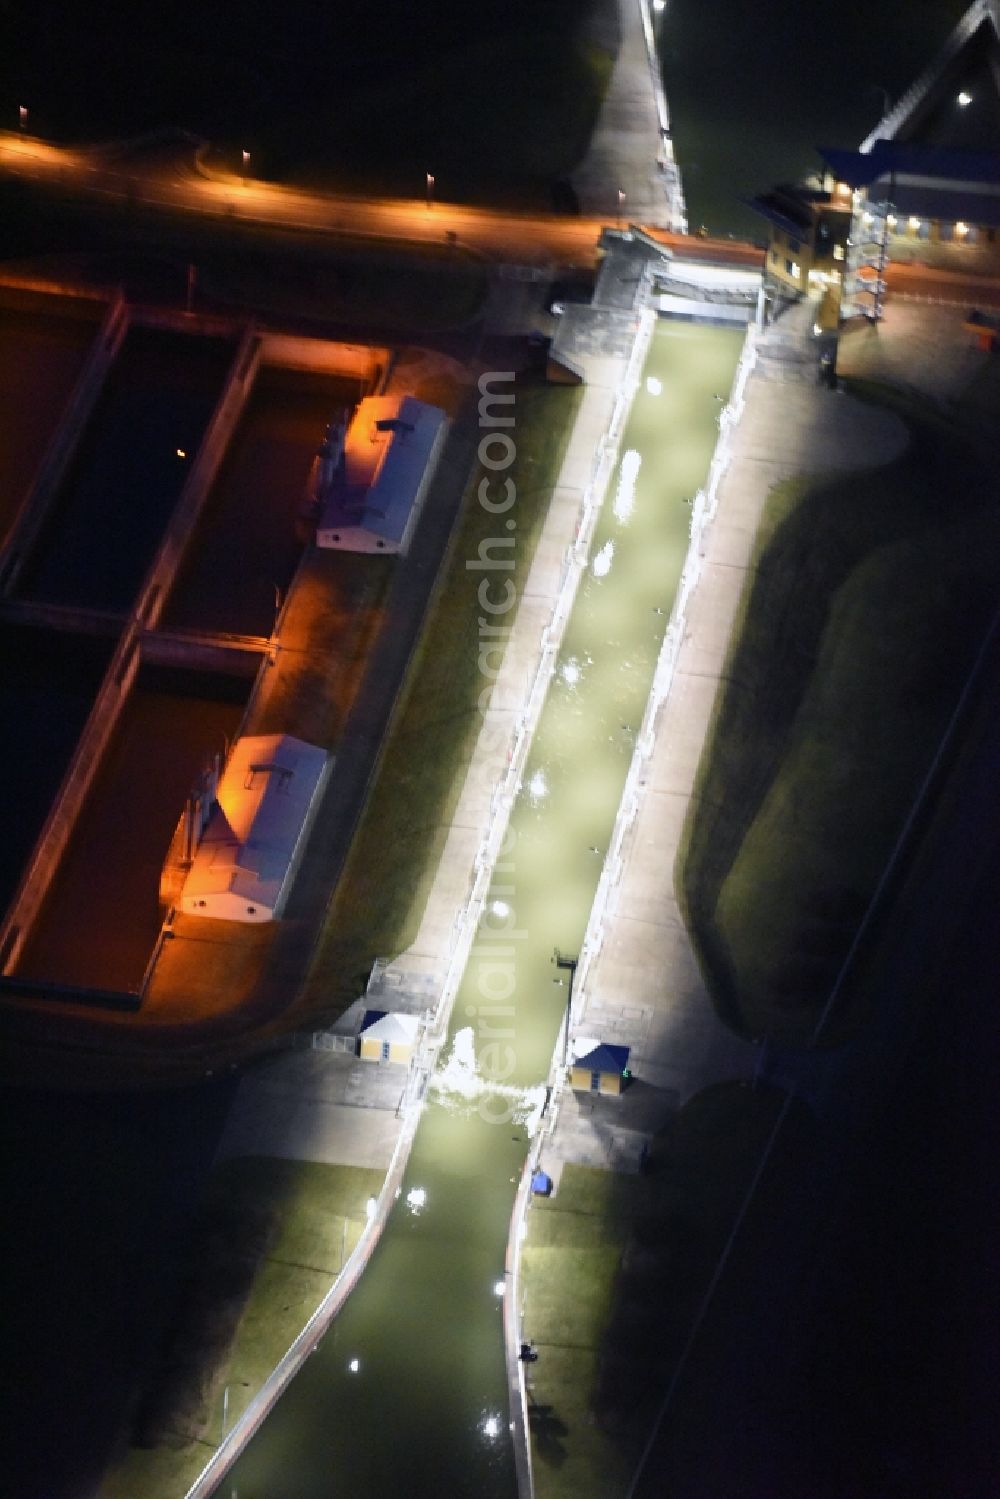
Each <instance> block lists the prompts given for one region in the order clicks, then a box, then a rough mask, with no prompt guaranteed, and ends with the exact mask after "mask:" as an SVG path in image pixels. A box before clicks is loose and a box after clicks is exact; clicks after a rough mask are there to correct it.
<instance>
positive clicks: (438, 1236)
mask: <svg viewBox="0 0 1000 1499" xmlns="http://www.w3.org/2000/svg"><path fill="white" fill-rule="evenodd" d="M740 343H741V338H740V336H739V334H737V333H733V332H731V331H729V330H725V329H713V328H696V327H691V326H686V327H679V326H678V327H670V326H663V327H661V328H660V329H659V330H658V332H657V335H656V338H655V339H654V343H653V349H652V351H651V355H650V366H651V367H654V368H656V369H657V371H658V372H659V374H660V375H661V376H662V377H663V384H664V387H665V390H666V391H667V392H668V396H667V397H664V396H661V397H659V398H656V397H654V396H652V395H649V394H647V393H646V392H644V391H640V392H639V394H638V395H637V397H636V401H635V404H634V406H633V410H632V413H631V416H630V419H629V423H628V427H627V430H626V434H625V437H626V450H632V451H634V452H636V453H637V454H638V453H639V452H640V451H641V452H642V454H643V463H642V466H641V471H640V469H639V468H638V467H636V468H635V472H634V474H633V475H632V482H633V483H634V505H633V508H632V511H631V514H630V518H629V522H628V525H627V526H626V525H625V523H624V521H623V520H622V519H621V518H620V517H618V516H616V515H615V513H614V507H613V505H611V504H608V505H607V506H606V507H605V510H604V511H603V513H602V514H601V516H600V518H599V521H598V526H597V531H596V534H595V538H594V543H593V547H594V556H595V562H596V561H597V560H598V559H600V558H601V557H605V558H606V559H607V564H608V565H607V566H606V567H605V568H604V576H603V578H600V579H598V578H595V577H594V576H593V574H592V573H591V572H589V571H588V573H586V574H585V575H584V577H583V579H582V580H581V583H580V587H579V591H578V594H577V598H576V602H575V604H574V608H573V612H572V615H571V617H570V620H569V624H568V627H567V631H566V637H565V640H564V643H563V656H562V662H563V664H562V666H561V667H560V668H559V671H558V672H557V675H556V678H555V681H554V684H553V690H552V691H551V692H550V693H549V696H548V699H547V700H546V704H545V707H544V709H543V712H542V716H541V720H540V722H539V724H538V727H537V729H536V731H535V736H534V740H533V744H532V750H531V755H530V757H529V761H528V764H527V766H526V767H525V773H524V782H523V794H522V795H520V796H519V797H518V798H517V800H516V802H515V805H514V809H513V813H512V816H511V822H510V827H509V829H508V832H507V836H506V838H505V840H504V844H503V847H502V850H501V853H500V857H499V859H498V862H497V865H496V869H495V872H494V877H493V882H492V884H491V887H490V890H489V892H488V895H487V900H486V903H485V906H484V915H483V918H482V920H481V922H480V925H479V928H478V931H477V933H476V939H475V942H474V944H473V947H472V951H471V954H470V958H469V962H468V964H467V967H466V970H465V973H464V975H463V978H462V981H461V984H460V986H459V990H458V994H457V996H456V999H455V1006H454V1010H453V1016H452V1023H451V1029H450V1032H449V1037H448V1050H447V1053H446V1055H445V1057H444V1059H443V1061H442V1063H441V1065H440V1066H439V1068H438V1071H437V1073H436V1075H435V1076H434V1078H433V1080H432V1083H431V1088H430V1093H429V1099H428V1103H427V1105H426V1108H425V1111H424V1114H423V1117H422V1119H421V1122H420V1128H419V1130H418V1132H417V1136H416V1140H415V1142H414V1147H413V1152H412V1155H411V1157H410V1161H409V1165H408V1168H407V1171H406V1175H405V1178H404V1181H403V1184H402V1192H401V1198H400V1201H399V1203H398V1204H397V1207H396V1209H395V1211H394V1212H393V1214H392V1216H391V1218H390V1220H389V1223H388V1224H387V1226H386V1230H385V1233H384V1234H383V1237H382V1240H381V1242H380V1244H379V1246H378V1248H377V1249H376V1251H375V1253H374V1255H373V1257H372V1261H371V1263H370V1265H369V1266H368V1269H367V1270H366V1272H365V1274H364V1276H363V1277H362V1279H361V1282H360V1284H359V1286H358V1288H357V1289H356V1290H355V1291H354V1292H353V1293H352V1295H351V1297H350V1300H349V1301H348V1302H347V1304H346V1306H345V1307H344V1309H343V1311H342V1312H341V1313H340V1315H339V1317H338V1318H337V1320H336V1322H335V1323H334V1324H333V1326H332V1328H331V1330H330V1332H329V1334H328V1335H327V1337H326V1339H325V1340H324V1342H323V1344H322V1345H321V1347H320V1349H319V1352H318V1353H317V1355H316V1356H315V1357H314V1358H311V1359H309V1360H308V1361H307V1365H306V1367H305V1368H304V1369H303V1371H302V1372H301V1373H300V1374H299V1375H298V1376H297V1377H296V1379H295V1381H294V1383H293V1384H292V1386H291V1388H290V1389H289V1390H288V1392H287V1393H286V1395H285V1396H284V1397H283V1398H282V1400H281V1401H280V1403H279V1404H278V1406H277V1407H276V1409H275V1412H274V1413H273V1415H272V1416H271V1417H270V1418H269V1420H268V1421H267V1422H266V1424H265V1425H264V1426H263V1427H262V1428H261V1430H260V1432H259V1433H258V1434H257V1436H256V1437H255V1438H254V1440H253V1442H252V1443H251V1444H250V1446H249V1447H248V1448H247V1451H246V1453H245V1454H244V1456H243V1458H242V1459H241V1460H240V1462H239V1463H238V1464H237V1465H236V1466H235V1468H234V1469H233V1471H232V1473H231V1475H230V1476H229V1478H227V1479H226V1481H225V1484H226V1486H227V1487H228V1486H232V1487H235V1488H236V1489H237V1491H238V1493H239V1496H240V1499H314V1496H315V1499H320V1496H322V1499H329V1496H331V1495H339V1494H350V1495H352V1496H356V1499H389V1496H393V1499H395V1496H397V1495H405V1496H406V1499H424V1496H427V1499H442V1496H447V1499H463V1496H466V1495H468V1496H470V1499H472V1496H475V1499H512V1496H513V1495H514V1493H515V1478H514V1466H513V1453H512V1448H511V1442H510V1431H509V1419H508V1415H509V1412H508V1403H507V1384H506V1369H505V1364H504V1356H503V1347H502V1342H501V1329H502V1317H503V1305H504V1292H505V1283H504V1257H505V1250H506V1240H507V1233H508V1229H509V1223H510V1214H511V1209H512V1206H513V1199H514V1193H515V1186H516V1182H517V1180H518V1178H519V1175H520V1172H521V1169H522V1167H523V1164H524V1157H525V1153H526V1150H527V1146H528V1140H529V1137H530V1136H531V1134H532V1133H533V1132H534V1131H535V1129H536V1128H537V1124H538V1119H539V1116H540V1112H541V1108H542V1105H543V1102H544V1087H543V1080H544V1079H545V1078H546V1077H547V1075H548V1070H549V1063H550V1060H551V1057H552V1050H553V1046H554V1045H555V1042H556V1038H557V1036H558V1035H559V1032H560V1028H561V1026H562V1025H563V1024H564V1020H565V1013H566V1001H567V997H568V989H567V987H566V986H565V984H563V985H560V984H558V983H555V982H553V980H554V979H555V978H558V977H559V975H557V973H556V970H555V969H554V968H553V966H552V954H553V948H555V947H558V948H560V949H561V950H563V951H564V952H567V953H574V952H579V949H580V944H581V943H582V941H583V937H584V933H585V930H586V925H587V919H588V916H589V913H590V908H591V904H592V902H593V899H594V892H595V889H596V886H597V882H598V878H599V876H600V872H601V866H602V861H603V853H604V850H606V849H607V847H608V844H609V842H610V840H611V835H612V829H613V825H614V819H615V814H616V812H617V809H618V804H619V801H620V799H621V794H622V788H623V785H624V782H625V777H626V774H627V772H628V767H629V763H630V761H631V757H632V753H633V748H634V733H635V730H636V728H637V727H638V725H639V724H640V723H641V721H642V716H643V712H644V709H645V703H646V699H647V696H648V693H649V687H650V683H651V680H652V675H653V670H654V667H655V663H656V659H657V655H658V652H659V649H660V645H661V643H662V640H663V633H664V629H665V626H666V622H667V621H666V615H665V613H661V612H658V610H662V609H663V607H664V605H665V606H666V611H667V612H669V607H670V602H671V600H672V598H673V596H674V593H675V590H676V587H677V583H678V581H679V578H680V572H681V567H682V566H683V561H684V556H685V554H686V551H687V545H688V526H689V520H690V517H689V514H688V512H687V510H686V509H685V507H684V506H683V505H682V504H681V503H680V500H681V498H682V496H683V495H684V494H686V493H690V492H691V489H692V487H697V485H698V484H700V483H703V482H704V477H705V474H706V472H707V468H708V463H709V459H710V457H711V453H712V449H713V446H714V443H715V438H716V436H717V430H716V415H717V407H716V405H715V404H714V403H713V400H712V395H713V393H714V392H715V391H717V390H719V389H720V388H725V387H726V386H728V384H729V382H730V380H731V378H732V373H733V370H734V368H735V364H736V360H737V358H738V354H739V347H740ZM680 371H683V375H682V376H681V375H680V374H679V372H680ZM681 379H683V382H684V383H683V385H681V383H680V381H681ZM613 482H616V483H617V482H620V475H618V474H616V475H615V476H614V480H613ZM613 554H614V556H615V561H616V563H617V564H618V565H616V567H615V568H614V572H613V576H611V577H610V578H609V577H608V576H607V572H608V568H609V567H610V560H611V557H612V555H613ZM595 571H596V568H595ZM543 1165H544V1160H543ZM417 1193H419V1194H421V1195H420V1197H419V1202H418V1203H417V1202H416V1199H415V1197H414V1194H417ZM531 1332H532V1329H531V1328H530V1327H526V1328H525V1329H524V1334H525V1336H526V1337H527V1338H530V1337H531ZM351 1360H357V1361H358V1368H357V1371H356V1372H355V1373H353V1374H352V1373H351V1371H350V1368H349V1361H351Z"/></svg>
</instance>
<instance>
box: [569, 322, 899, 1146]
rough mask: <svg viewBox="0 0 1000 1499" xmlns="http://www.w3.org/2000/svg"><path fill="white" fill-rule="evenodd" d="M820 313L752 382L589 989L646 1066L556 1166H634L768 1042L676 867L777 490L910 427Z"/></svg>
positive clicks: (586, 1109)
mask: <svg viewBox="0 0 1000 1499" xmlns="http://www.w3.org/2000/svg"><path fill="white" fill-rule="evenodd" d="M811 320H812V318H811V311H810V309H809V308H808V307H805V308H799V309H796V316H795V317H792V318H789V319H787V320H785V319H783V320H782V322H781V323H780V324H778V325H776V326H775V327H774V328H773V329H771V330H770V331H769V333H768V334H767V336H766V338H765V339H764V341H763V347H762V350H761V358H760V359H759V362H758V365H757V367H756V369H755V371H754V373H753V375H752V376H751V378H750V380H749V382H748V385H747V393H746V404H745V409H744V413H743V417H742V420H741V422H740V423H739V425H738V427H737V428H736V430H735V433H734V439H733V448H732V458H731V461H730V465H729V468H728V471H727V473H726V475H725V477H724V478H723V481H722V484H721V486H720V491H719V505H718V513H717V516H716V519H715V521H714V523H713V525H712V526H711V528H710V530H709V533H708V541H707V547H706V552H705V556H704V559H703V563H702V574H701V579H700V581H699V583H698V586H697V588H696V589H695V591H694V594H693V597H692V599H691V602H690V604H689V607H688V616H687V621H686V630H685V634H684V640H683V644H682V646H681V652H680V656H679V660H678V665H677V669H676V672H675V675H674V679H673V683H672V686H671V689H670V693H669V696H668V697H667V699H666V701H665V702H664V704H663V705H662V707H661V709H660V713H659V717H658V720H657V723H656V735H655V744H654V748H653V752H652V755H651V757H650V759H649V761H648V762H647V765H648V774H647V776H646V778H645V782H644V784H643V785H642V786H641V788H640V804H639V811H638V814H637V816H636V819H635V821H634V823H633V824H632V828H631V830H630V832H629V835H628V837H627V839H626V842H625V845H624V848H623V872H622V877H621V881H620V883H619V885H618V888H617V891H616V893H615V896H613V898H612V902H611V905H610V908H609V916H608V918H607V921H606V924H605V932H604V942H603V946H602V948H601V951H600V953H599V955H598V956H597V958H596V959H595V960H594V963H593V965H592V967H591V969H590V973H589V975H588V979H587V985H586V989H585V991H584V992H583V993H582V994H581V1001H582V1003H583V1004H584V1006H585V1011H584V1013H583V1015H582V1018H581V1019H580V1020H579V1021H578V1022H577V1024H576V1025H575V1027H574V1028H575V1030H576V1031H577V1032H579V1033H580V1034H585V1035H593V1036H599V1037H600V1038H601V1039H602V1040H607V1041H611V1042H618V1043H623V1044H625V1045H628V1046H631V1047H632V1048H633V1054H632V1057H631V1063H630V1065H631V1068H632V1071H633V1073H634V1075H635V1077H636V1079H637V1082H636V1084H635V1085H634V1086H633V1088H632V1089H630V1090H628V1092H626V1094H625V1095H624V1097H623V1098H622V1099H621V1100H620V1101H619V1100H612V1099H607V1100H591V1099H589V1098H578V1097H576V1096H574V1095H568V1096H567V1095H564V1101H563V1103H562V1105H561V1107H560V1112H559V1117H558V1121H557V1125H556V1129H555V1133H554V1136H553V1139H552V1142H551V1144H550V1145H549V1146H547V1147H546V1151H545V1166H546V1170H548V1171H549V1172H550V1173H552V1174H553V1175H558V1171H559V1169H560V1168H561V1164H562V1163H563V1162H564V1161H567V1160H570V1161H576V1162H580V1163H582V1164H589V1165H599V1164H600V1165H617V1166H619V1167H622V1166H624V1167H625V1168H626V1169H627V1168H628V1166H629V1164H631V1165H632V1169H634V1166H635V1163H636V1162H637V1159H638V1150H637V1148H636V1146H637V1143H638V1142H639V1139H640V1135H641V1132H642V1131H644V1130H649V1131H650V1132H651V1131H652V1129H655V1128H658V1127H659V1125H660V1124H661V1123H662V1122H663V1118H664V1116H665V1115H669V1112H670V1111H671V1110H673V1109H677V1108H680V1107H681V1106H682V1105H683V1104H684V1103H686V1102H687V1100H688V1099H689V1098H691V1097H692V1095H693V1094H695V1093H697V1092H699V1091H700V1090H701V1089H703V1088H705V1087H707V1086H709V1085H710V1084H711V1083H714V1082H719V1081H722V1080H724V1079H729V1078H734V1077H735V1078H749V1077H751V1076H752V1075H753V1073H754V1070H755V1067H756V1065H757V1061H758V1057H759V1052H758V1049H757V1048H756V1047H754V1046H753V1045H752V1044H750V1043H749V1042H747V1041H744V1040H741V1039H740V1038H739V1037H738V1036H736V1035H735V1034H734V1033H733V1032H732V1031H731V1030H729V1029H728V1027H726V1026H725V1025H724V1024H723V1023H722V1022H721V1021H720V1020H719V1019H718V1017H717V1015H716V1013H715V1010H714V1008H713V1006H712V1003H711V1000H710V999H709V996H708V993H707V991H706V988H705V984H704V981H703V979H702V975H701V972H700V970H699V967H698V962H697V959H696V957H695V954H694V950H693V948H692V945H691V940H690V937H689V935H688V932H687V929H686V927H685V925H684V922H683V919H682V917H681V913H680V908H679V906H678V901H677V892H676V888H675V883H674V862H675V858H676V855H677V849H678V845H679V842H680V837H681V830H682V828H683V825H684V821H685V818H686V816H687V812H688V808H689V805H690V801H691V794H692V789H693V786H694V779H695V773H696V770H697V767H698V762H699V760H700V757H701V753H702V749H703V746H704V743H705V740H706V737H707V734H708V729H709V724H710V720H711V715H712V709H713V706H714V703H715V698H716V693H717V691H718V688H719V685H720V682H721V681H722V679H723V675H724V669H725V664H726V660H727V656H728V652H729V643H730V637H731V635H732V633H733V628H734V624H735V621H736V618H737V612H738V609H739V604H740V599H741V597H742V594H743V590H744V587H745V586H746V583H747V579H748V575H749V573H750V567H751V557H752V553H753V546H754V538H755V536H756V532H757V529H758V526H759V524H760V519H761V515H762V512H763V509H764V504H765V501H766V499H767V496H768V494H769V493H770V491H771V489H772V488H773V487H774V485H775V484H777V483H779V482H780V481H781V480H783V479H787V478H790V477H792V476H794V475H797V474H804V473H809V472H832V471H834V470H838V469H839V470H841V471H844V470H848V469H851V468H858V469H860V468H871V467H877V466H879V465H881V464H884V463H887V462H889V461H890V460H891V459H892V458H894V457H895V456H896V455H897V454H899V453H900V452H901V451H902V450H903V449H904V447H905V445H906V442H907V435H906V428H905V427H904V425H903V423H902V422H901V421H899V419H898V418H896V417H895V416H892V415H890V414H888V413H885V412H882V411H878V410H876V409H874V408H872V407H868V406H863V405H861V404H860V403H859V402H856V401H854V400H853V399H852V398H851V397H850V396H846V395H843V394H841V393H839V392H837V391H831V390H829V389H827V388H825V387H822V386H820V385H819V384H818V383H817V380H816V359H815V355H814V354H813V353H811V352H810V351H811V350H814V349H815V344H813V343H812V341H811V339H810V336H809V333H808V331H807V330H808V328H809V327H810V326H811ZM789 371H795V372H796V374H795V375H793V376H792V377H791V378H790V377H789ZM651 1091H652V1092H654V1093H656V1094H658V1095H659V1099H660V1106H659V1107H657V1105H656V1104H655V1103H653V1102H652V1101H651V1099H650V1097H649V1094H650V1092H651ZM595 1104H596V1105H597V1107H596V1108H595V1107H594V1105H595Z"/></svg>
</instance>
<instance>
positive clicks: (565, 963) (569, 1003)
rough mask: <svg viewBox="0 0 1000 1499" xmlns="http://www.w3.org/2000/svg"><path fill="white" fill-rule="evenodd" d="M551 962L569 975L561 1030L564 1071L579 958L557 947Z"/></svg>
mask: <svg viewBox="0 0 1000 1499" xmlns="http://www.w3.org/2000/svg"><path fill="white" fill-rule="evenodd" d="M552 961H553V963H554V964H555V965H556V967H557V968H562V969H565V970H566V972H568V974H569V993H568V995H567V996H566V1024H565V1027H564V1029H563V1048H562V1066H563V1072H565V1071H566V1060H567V1057H568V1055H569V1023H570V1016H571V1015H572V1013H573V980H574V978H575V977H576V965H577V963H579V961H580V959H579V958H571V957H570V956H569V954H568V953H562V952H560V951H559V949H558V947H554V948H553V949H552Z"/></svg>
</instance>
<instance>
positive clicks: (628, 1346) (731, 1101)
mask: <svg viewBox="0 0 1000 1499" xmlns="http://www.w3.org/2000/svg"><path fill="white" fill-rule="evenodd" d="M780 1106H781V1098H780V1096H779V1095H777V1094H774V1093H771V1092H754V1091H752V1090H751V1089H749V1088H746V1087H744V1086H741V1085H737V1084H723V1085H721V1086H719V1087H715V1088H711V1089H709V1090H707V1091H706V1092H705V1093H702V1094H700V1095H699V1096H698V1097H696V1098H694V1099H692V1101H691V1102H690V1103H689V1104H688V1105H687V1106H686V1107H685V1108H684V1109H682V1110H681V1112H680V1114H678V1116H677V1117H676V1119H675V1120H674V1121H673V1123H672V1124H671V1126H670V1127H669V1128H668V1130H666V1131H664V1132H662V1134H661V1135H660V1136H659V1137H657V1138H656V1140H654V1142H653V1148H652V1151H651V1153H650V1158H649V1163H648V1169H647V1172H646V1174H644V1175H643V1176H625V1175H618V1174H615V1173H613V1172H610V1171H601V1170H595V1169H593V1168H591V1167H584V1166H566V1167H564V1169H563V1175H562V1181H561V1183H560V1186H559V1191H558V1193H557V1194H556V1195H555V1196H554V1197H553V1198H551V1199H548V1200H544V1199H540V1200H536V1201H535V1202H534V1203H533V1204H532V1208H531V1211H530V1213H529V1215H528V1233H527V1237H526V1240H525V1243H524V1247H523V1250H522V1264H523V1271H524V1297H525V1309H524V1321H523V1326H524V1330H525V1334H526V1335H527V1336H529V1337H531V1338H532V1340H533V1341H534V1343H535V1345H536V1347H537V1349H538V1354H539V1357H538V1362H537V1363H536V1364H533V1365H531V1366H530V1367H529V1370H528V1378H529V1388H530V1404H529V1412H530V1420H531V1432H532V1448H533V1461H534V1472H535V1487H536V1493H537V1494H538V1499H618V1496H620V1495H622V1494H624V1492H625V1490H626V1487H627V1482H628V1479H629V1477H630V1475H631V1473H632V1471H633V1469H634V1466H635V1462H636V1460H637V1458H638V1455H639V1453H640V1452H641V1450H642V1446H643V1443H644V1441H645V1439H646V1437H647V1435H648V1433H649V1431H650V1429H651V1425H652V1422H653V1420H654V1418H655V1414H656V1411H657V1408H658V1406H659V1403H660V1401H661V1399H662V1397H663V1393H664V1391H665V1389H666V1387H667V1384H668V1382H669V1380H670V1377H671V1374H672V1373H673V1370H674V1368H675V1366H676V1362H677V1359H678V1357H679V1355H680V1353H681V1350H682V1349H683V1347H684V1344H685V1341H686V1339H687V1335H688V1330H689V1328H690V1327H691V1324H692V1321H693V1319H694V1317H695V1315H696V1313H697V1310H698V1307H699V1304H700V1301H701V1298H702V1295H703V1294H704V1291H705V1289H706V1288H707V1286H708V1283H709V1280H710V1278H711V1275H712V1272H713V1270H714V1268H715V1265H716V1262H717V1260H718V1257H719V1255H720V1253H721V1251H722V1249H723V1246H724V1245H725V1243H726V1240H727V1238H728V1236H729V1233H730V1230H731V1227H732V1225H733V1222H734V1220H735V1217H736V1213H737V1210H738V1208H739V1205H740V1203H741V1201H742V1199H743V1196H744V1194H745V1192H746V1190H747V1187H748V1186H749V1183H750V1181H751V1179H752V1177H753V1173H754V1170H755V1168H756V1165H757V1161H758V1158H759V1156H760V1154H761V1151H762V1150H763V1148H764V1145H765V1142H766V1141H767V1139H768V1136H769V1135H770V1133H771V1130H772V1128H773V1125H774V1122H775V1119H776V1118H777V1115H778V1111H779V1109H780ZM805 1139H806V1137H805V1135H804V1134H803V1133H802V1128H801V1121H800V1120H799V1119H798V1116H794V1118H793V1120H792V1123H791V1128H790V1130H789V1133H788V1138H787V1140H786V1141H785V1142H784V1148H783V1149H781V1150H780V1151H779V1152H778V1153H777V1155H776V1158H775V1167H776V1171H777V1175H778V1176H783V1175H784V1173H785V1172H786V1170H789V1169H792V1166H793V1162H794V1160H795V1158H796V1157H797V1155H798V1152H799V1151H800V1150H801V1148H802V1147H803V1144H804V1141H805ZM767 1196H768V1198H770V1193H768V1194H767ZM767 1221H768V1220H767V1213H766V1211H760V1212H758V1213H755V1214H754V1215H752V1216H751V1218H749V1219H748V1221H747V1225H746V1232H745V1234H744V1236H743V1237H744V1238H747V1239H749V1240H750V1241H754V1242H756V1240H757V1239H758V1238H759V1237H760V1236H761V1235H765V1234H766V1232H767Z"/></svg>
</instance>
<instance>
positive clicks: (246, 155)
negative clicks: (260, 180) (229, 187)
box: [243, 151, 250, 187]
mask: <svg viewBox="0 0 1000 1499" xmlns="http://www.w3.org/2000/svg"><path fill="white" fill-rule="evenodd" d="M249 165H250V152H249V151H244V152H243V186H244V187H246V185H247V168H248V167H249Z"/></svg>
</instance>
